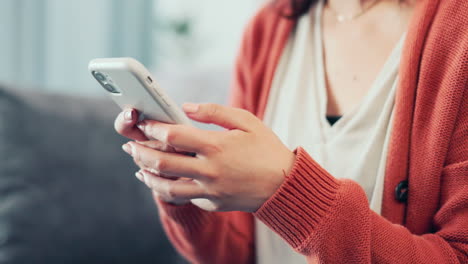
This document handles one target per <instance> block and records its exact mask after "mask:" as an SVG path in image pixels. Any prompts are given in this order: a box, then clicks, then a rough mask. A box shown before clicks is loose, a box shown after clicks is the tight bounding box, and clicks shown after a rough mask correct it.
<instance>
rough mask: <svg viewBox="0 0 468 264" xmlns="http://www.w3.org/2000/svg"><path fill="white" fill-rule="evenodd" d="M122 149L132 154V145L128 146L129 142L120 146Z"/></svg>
mask: <svg viewBox="0 0 468 264" xmlns="http://www.w3.org/2000/svg"><path fill="white" fill-rule="evenodd" d="M122 149H123V150H124V151H125V152H127V153H128V154H129V155H132V146H130V144H128V143H127V144H124V145H123V146H122Z"/></svg>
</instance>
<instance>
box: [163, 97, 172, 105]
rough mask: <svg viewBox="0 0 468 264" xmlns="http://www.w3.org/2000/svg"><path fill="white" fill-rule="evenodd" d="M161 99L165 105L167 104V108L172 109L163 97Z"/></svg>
mask: <svg viewBox="0 0 468 264" xmlns="http://www.w3.org/2000/svg"><path fill="white" fill-rule="evenodd" d="M161 99H162V101H163V102H164V104H165V105H166V106H167V107H171V106H170V105H169V104H168V103H167V102H166V100H164V97H162V96H161Z"/></svg>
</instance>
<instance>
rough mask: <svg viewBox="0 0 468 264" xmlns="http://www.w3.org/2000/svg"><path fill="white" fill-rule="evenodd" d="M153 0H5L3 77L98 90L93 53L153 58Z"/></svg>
mask: <svg viewBox="0 0 468 264" xmlns="http://www.w3.org/2000/svg"><path fill="white" fill-rule="evenodd" d="M152 10H153V0H132V1H127V0H100V1H94V0H80V1H63V0H2V8H0V36H1V39H2V41H0V57H1V58H2V59H1V60H0V81H1V82H4V83H17V84H20V85H21V86H34V87H36V88H40V89H46V90H55V91H65V92H73V93H74V92H78V93H96V91H97V87H96V85H95V83H94V80H92V79H91V77H90V75H89V73H88V72H87V64H88V62H89V60H90V59H92V58H96V57H110V56H112V57H114V56H132V57H136V58H138V59H139V60H141V61H143V62H144V63H146V64H150V65H151V63H152V61H151V58H152V57H153V56H152V54H151V53H152V51H153V42H152V40H153V36H152V33H151V32H152V27H153V15H154V14H153V12H152Z"/></svg>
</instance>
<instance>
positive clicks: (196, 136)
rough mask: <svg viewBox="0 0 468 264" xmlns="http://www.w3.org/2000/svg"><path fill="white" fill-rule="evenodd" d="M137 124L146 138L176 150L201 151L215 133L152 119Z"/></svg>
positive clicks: (208, 144)
mask: <svg viewBox="0 0 468 264" xmlns="http://www.w3.org/2000/svg"><path fill="white" fill-rule="evenodd" d="M137 126H138V128H140V130H141V131H143V133H144V134H145V136H146V137H148V138H152V139H155V140H159V141H162V142H164V143H166V144H168V145H170V146H172V147H174V148H175V149H177V150H183V151H187V152H194V153H203V152H204V150H205V148H206V147H207V146H210V139H212V138H213V136H215V133H216V132H215V131H205V130H201V129H198V128H196V127H193V126H188V125H174V124H166V123H161V122H158V121H154V120H144V121H142V122H140V123H139V124H138V125H137Z"/></svg>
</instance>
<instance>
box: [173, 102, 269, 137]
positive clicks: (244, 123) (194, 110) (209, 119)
mask: <svg viewBox="0 0 468 264" xmlns="http://www.w3.org/2000/svg"><path fill="white" fill-rule="evenodd" d="M182 109H184V111H185V113H186V114H187V116H188V117H190V118H191V119H193V120H195V121H198V122H202V123H207V124H216V125H219V126H222V127H224V128H227V129H239V130H243V131H251V130H253V129H254V127H255V126H256V125H257V123H259V120H258V119H257V118H256V117H255V116H254V115H253V114H251V113H250V112H248V111H246V110H243V109H240V108H233V107H227V106H222V105H218V104H192V103H186V104H184V105H183V106H182ZM260 123H261V122H260Z"/></svg>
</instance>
